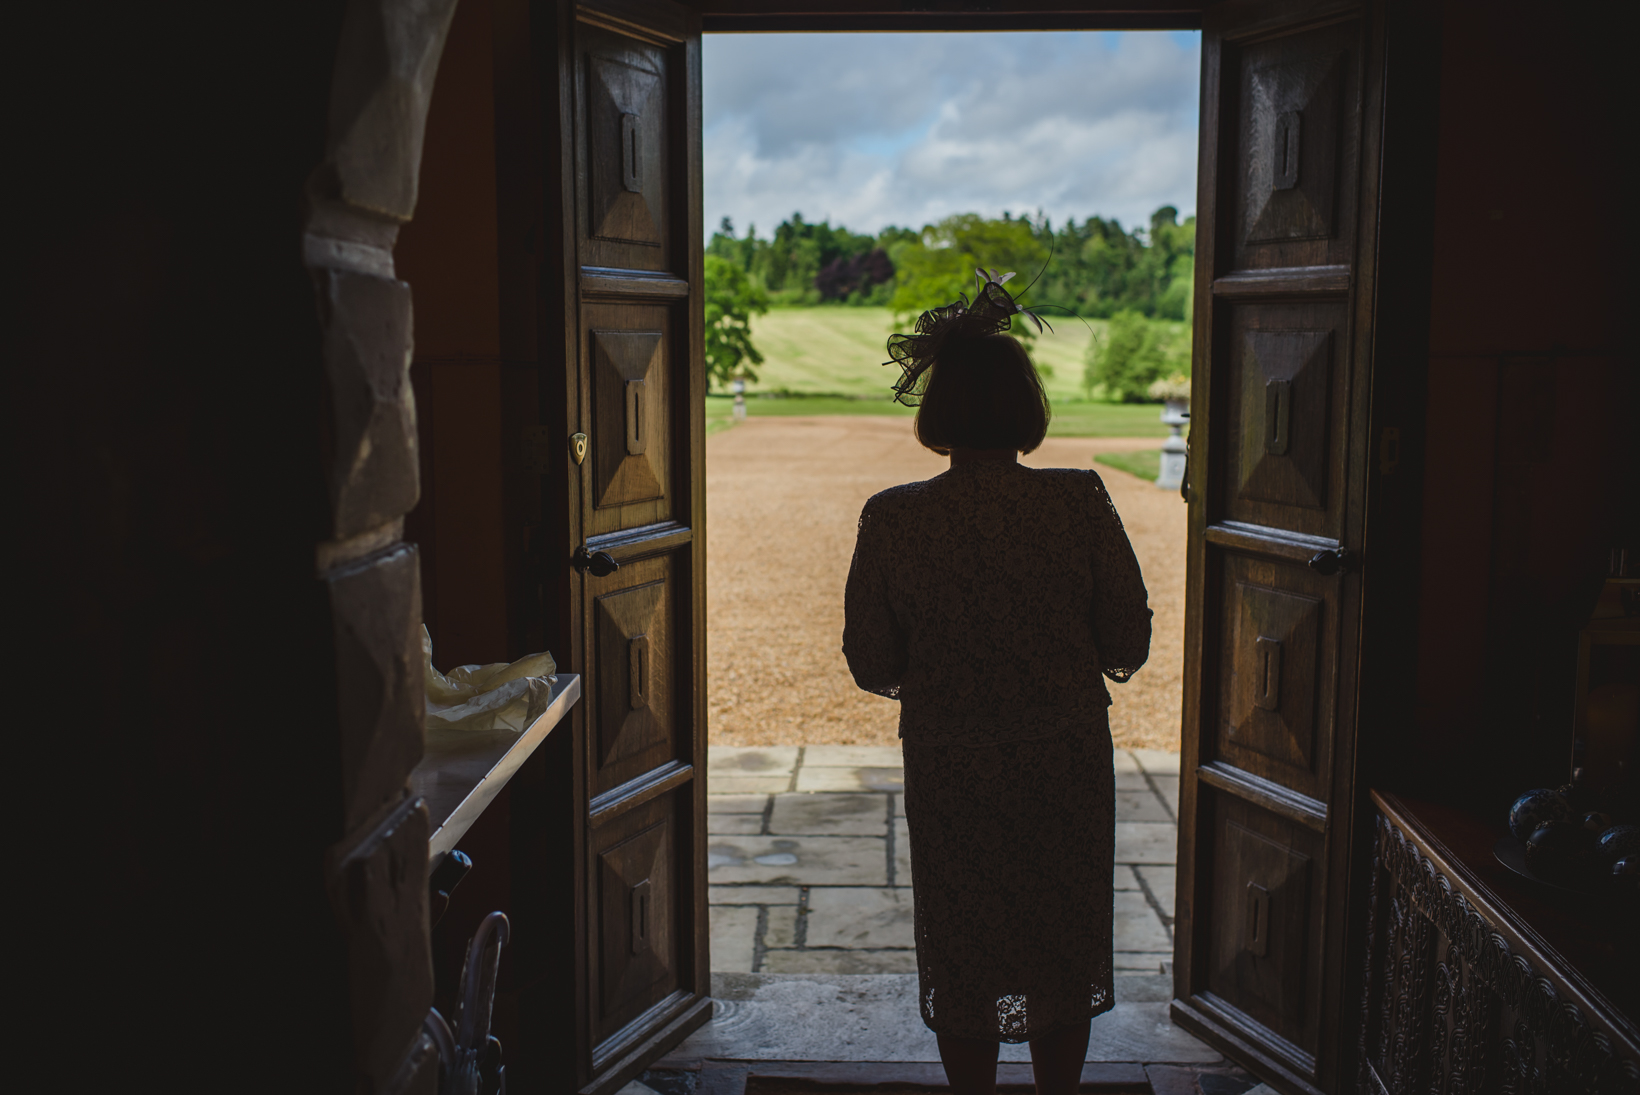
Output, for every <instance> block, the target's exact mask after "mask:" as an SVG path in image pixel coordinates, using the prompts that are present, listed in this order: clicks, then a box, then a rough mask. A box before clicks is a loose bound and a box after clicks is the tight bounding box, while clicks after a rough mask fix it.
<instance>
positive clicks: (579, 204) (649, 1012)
mask: <svg viewBox="0 0 1640 1095" xmlns="http://www.w3.org/2000/svg"><path fill="white" fill-rule="evenodd" d="M559 13H560V19H561V20H562V22H561V24H560V34H561V36H562V38H561V45H560V49H559V64H560V66H561V68H560V89H561V93H562V95H563V99H562V107H561V116H562V123H561V124H562V127H563V128H562V133H563V135H564V138H565V142H564V146H563V148H562V153H563V159H562V164H563V168H564V171H565V184H564V206H565V208H564V221H563V228H564V236H565V238H566V244H567V245H566V251H568V252H569V254H568V255H567V256H566V262H565V265H564V276H563V290H564V312H563V315H564V317H565V324H566V328H567V329H566V331H565V334H564V345H565V348H566V355H567V356H568V357H569V358H571V360H572V364H571V366H570V367H569V368H568V369H566V384H567V391H566V395H565V399H564V413H565V428H564V434H563V438H562V440H561V442H560V443H562V444H564V445H565V450H564V451H567V452H569V453H570V461H569V463H568V464H567V488H566V491H565V502H566V505H567V507H568V510H569V522H568V527H569V531H570V536H569V538H568V540H567V541H566V543H565V544H564V552H565V557H566V558H570V557H571V556H572V555H573V556H574V557H575V558H576V567H575V569H573V570H572V571H571V575H570V579H569V590H568V600H569V606H570V612H571V615H572V616H573V617H574V622H573V628H574V634H573V636H572V647H573V649H574V657H575V664H576V668H577V669H578V671H579V672H581V673H583V674H585V686H584V692H583V695H584V696H585V699H584V700H583V701H582V704H581V711H580V719H581V721H580V723H579V736H578V737H577V750H576V752H577V756H576V760H575V763H576V786H577V794H576V799H577V811H578V815H579V816H578V818H577V825H578V827H579V831H580V834H581V848H580V852H579V855H578V859H579V871H580V883H579V886H580V895H581V912H580V914H579V915H580V919H581V922H582V924H583V925H584V930H583V932H582V933H581V938H580V939H579V941H578V946H579V954H578V956H577V962H578V963H579V965H580V967H581V970H582V973H581V975H580V976H579V977H578V989H579V993H580V996H579V998H578V1001H577V1004H578V1008H577V1010H578V1019H579V1029H578V1032H577V1037H578V1041H579V1045H578V1049H577V1052H578V1054H579V1055H580V1060H579V1062H578V1079H579V1083H578V1086H579V1087H580V1089H581V1090H582V1091H584V1092H588V1093H591V1092H605V1091H613V1090H616V1089H618V1088H619V1087H620V1086H621V1085H623V1084H625V1083H626V1082H628V1081H629V1080H630V1079H632V1078H633V1076H635V1075H636V1074H637V1073H638V1072H639V1071H641V1070H642V1068H643V1067H644V1066H645V1065H646V1064H647V1063H648V1062H649V1061H652V1060H654V1059H655V1058H657V1057H658V1056H660V1055H661V1054H662V1053H664V1052H665V1051H666V1050H667V1049H668V1048H670V1047H671V1046H672V1045H675V1044H676V1043H677V1042H678V1041H681V1040H682V1038H683V1037H684V1036H686V1035H687V1034H688V1033H689V1031H690V1030H692V1029H694V1027H696V1026H698V1025H699V1024H700V1023H702V1022H704V1021H705V1020H706V1019H707V1018H708V1017H709V1016H710V1014H711V1001H710V999H709V998H708V995H707V992H708V976H709V972H708V971H709V961H708V958H707V950H706V946H707V920H706V891H705V875H706V866H705V843H704V839H703V836H704V832H705V825H704V821H705V791H706V788H705V755H706V742H705V736H704V735H705V694H704V687H705V650H704V632H705V627H704V625H705V614H704V610H705V588H704V579H705V560H704V557H703V555H702V552H703V551H704V548H705V536H704V528H703V525H702V518H703V516H704V512H705V504H704V501H705V500H704V498H703V496H702V489H703V476H702V457H703V451H704V450H703V448H702V445H703V440H704V420H703V413H702V411H701V410H700V408H701V407H702V406H703V405H704V395H705V373H704V358H703V350H702V345H703V344H702V334H701V327H700V323H701V315H702V296H701V282H700V278H701V265H702V242H701V231H700V226H701V197H700V124H701V123H700V33H699V20H698V17H697V16H696V15H694V14H693V13H692V12H690V11H688V10H687V9H685V8H683V7H682V6H681V5H677V4H673V3H670V2H669V0H636V2H633V0H620V2H618V3H617V2H609V3H607V4H597V3H594V4H586V3H582V4H577V5H575V6H574V7H573V8H568V7H561V8H560V9H559ZM578 434H579V435H584V439H582V438H577V437H576V436H575V435H578ZM612 565H618V569H611V567H612Z"/></svg>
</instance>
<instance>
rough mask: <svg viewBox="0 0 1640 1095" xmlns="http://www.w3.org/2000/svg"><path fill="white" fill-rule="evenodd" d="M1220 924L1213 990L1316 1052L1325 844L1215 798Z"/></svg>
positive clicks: (1215, 873)
mask: <svg viewBox="0 0 1640 1095" xmlns="http://www.w3.org/2000/svg"><path fill="white" fill-rule="evenodd" d="M1215 798H1216V801H1217V803H1218V820H1219V824H1218V826H1217V828H1216V837H1215V845H1216V846H1215V849H1214V856H1213V889H1214V893H1215V895H1216V897H1215V906H1216V907H1217V908H1219V909H1221V910H1223V911H1224V913H1225V914H1226V915H1223V916H1221V917H1219V918H1218V919H1216V920H1215V922H1214V925H1213V934H1212V941H1211V952H1210V953H1211V964H1210V969H1211V972H1210V975H1209V979H1208V987H1209V988H1210V989H1211V990H1212V992H1213V993H1215V994H1216V995H1217V996H1219V997H1220V998H1221V999H1223V1000H1224V1001H1225V1002H1226V1003H1228V1004H1230V1005H1232V1006H1233V1007H1235V1008H1236V1009H1237V1010H1238V1011H1240V1012H1242V1013H1243V1014H1244V1015H1245V1016H1247V1017H1248V1019H1250V1020H1251V1021H1253V1022H1256V1023H1258V1024H1259V1025H1261V1026H1264V1027H1266V1028H1268V1029H1269V1030H1271V1031H1274V1032H1275V1033H1276V1034H1277V1035H1278V1036H1280V1037H1281V1038H1283V1039H1285V1040H1286V1041H1288V1042H1291V1043H1292V1044H1294V1045H1296V1046H1298V1047H1300V1048H1301V1049H1303V1050H1305V1051H1308V1052H1312V1053H1313V1052H1314V1046H1315V1033H1314V1032H1315V1025H1314V1016H1313V1015H1312V1014H1310V1011H1311V1008H1310V1005H1311V1002H1312V997H1313V995H1314V992H1313V986H1312V985H1311V982H1310V977H1311V967H1312V964H1313V962H1314V961H1315V960H1316V956H1317V955H1318V953H1319V951H1318V944H1319V941H1320V934H1319V928H1320V918H1319V917H1318V916H1316V915H1314V914H1315V913H1316V912H1317V911H1318V909H1319V901H1320V899H1319V895H1318V894H1317V892H1316V890H1317V881H1318V880H1317V877H1316V875H1317V873H1318V869H1317V867H1316V864H1315V856H1316V853H1317V851H1319V843H1320V840H1319V837H1318V835H1317V834H1315V833H1314V832H1313V831H1311V830H1307V829H1303V828H1301V827H1299V826H1296V825H1293V824H1292V823H1290V822H1288V821H1285V820H1284V819H1282V818H1279V817H1276V816H1275V815H1273V814H1269V813H1267V812H1265V811H1263V810H1260V809H1258V808H1257V807H1254V806H1252V805H1250V804H1248V803H1245V802H1241V801H1239V800H1237V799H1234V798H1232V797H1230V796H1228V795H1222V794H1220V795H1216V796H1215Z"/></svg>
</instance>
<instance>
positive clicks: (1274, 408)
mask: <svg viewBox="0 0 1640 1095" xmlns="http://www.w3.org/2000/svg"><path fill="white" fill-rule="evenodd" d="M1292 433H1293V382H1292V381H1291V380H1267V381H1265V382H1264V451H1265V452H1267V453H1269V454H1270V455H1271V456H1286V455H1287V448H1288V446H1289V445H1290V444H1291V443H1292Z"/></svg>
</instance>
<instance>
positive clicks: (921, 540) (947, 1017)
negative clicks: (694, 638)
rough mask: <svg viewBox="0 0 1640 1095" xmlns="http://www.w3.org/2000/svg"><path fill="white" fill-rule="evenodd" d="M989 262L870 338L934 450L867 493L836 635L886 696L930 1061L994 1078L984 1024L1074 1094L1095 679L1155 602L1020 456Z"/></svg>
mask: <svg viewBox="0 0 1640 1095" xmlns="http://www.w3.org/2000/svg"><path fill="white" fill-rule="evenodd" d="M1006 280H1007V277H1003V278H1001V279H996V278H995V276H994V275H984V274H983V273H982V276H981V281H980V290H979V293H978V294H977V296H976V299H975V301H974V303H973V304H972V305H969V304H967V302H966V300H961V301H959V302H958V303H957V304H954V305H951V306H950V307H948V308H942V309H936V310H934V311H930V312H926V313H924V314H923V316H922V318H921V319H919V320H918V323H917V328H916V333H915V334H913V335H895V336H893V337H892V338H891V339H890V340H889V351H890V353H891V354H892V355H893V357H894V359H895V361H896V362H897V363H898V364H899V365H900V366H901V367H902V369H904V371H905V374H904V376H903V377H902V378H901V380H900V381H899V382H898V383H897V384H896V385H895V389H896V392H897V393H898V395H897V398H900V399H901V400H902V401H904V402H907V403H911V404H912V405H917V406H918V410H917V419H916V433H917V439H918V440H919V441H921V442H922V443H923V445H925V446H927V447H928V448H930V449H932V450H934V451H935V452H937V453H941V454H946V453H949V454H950V457H951V468H950V470H949V471H947V472H945V473H944V474H942V475H939V476H936V477H935V478H933V479H930V480H928V481H926V482H922V483H907V484H905V485H904V486H899V487H894V488H892V489H890V490H885V491H883V492H882V493H881V494H878V495H876V496H875V497H873V498H872V499H871V500H870V501H869V502H867V503H866V506H865V509H864V511H863V512H862V513H861V514H860V531H859V539H858V541H857V543H856V545H855V549H854V562H853V566H852V567H851V568H850V570H849V577H848V590H847V595H846V605H845V607H846V623H845V626H844V630H843V652H844V655H845V656H846V657H847V658H848V664H849V670H850V671H851V672H852V673H853V675H854V680H855V682H856V683H857V684H858V685H859V686H860V687H861V688H864V689H866V690H867V691H870V692H875V693H878V694H879V695H883V696H888V697H890V698H893V699H898V700H899V701H900V705H901V706H900V737H901V738H902V739H903V743H902V744H903V750H904V754H905V813H906V821H907V822H908V824H909V827H910V832H911V849H912V857H913V858H912V891H913V896H914V898H915V902H916V940H917V973H918V978H919V989H920V993H919V995H920V998H921V1004H922V1017H923V1021H924V1022H925V1023H927V1024H928V1026H929V1028H930V1029H931V1030H933V1031H934V1033H935V1034H936V1035H937V1036H938V1038H939V1047H940V1057H941V1059H942V1060H943V1061H944V1063H945V1071H946V1075H947V1076H948V1077H949V1079H950V1082H951V1085H952V1087H953V1088H954V1089H955V1090H956V1091H958V1092H991V1091H994V1090H995V1086H996V1061H997V1055H998V1043H1001V1042H1024V1041H1028V1042H1030V1044H1031V1061H1032V1065H1033V1069H1034V1071H1035V1075H1036V1082H1037V1090H1038V1091H1039V1092H1042V1093H1043V1095H1048V1093H1057V1092H1073V1091H1075V1090H1076V1088H1077V1084H1078V1079H1079V1077H1080V1074H1081V1069H1082V1060H1083V1058H1084V1056H1085V1055H1086V1052H1087V1045H1088V1034H1089V1021H1090V1020H1091V1019H1092V1018H1093V1017H1094V1016H1096V1015H1099V1014H1101V1013H1103V1012H1105V1011H1108V1010H1109V1009H1110V1008H1111V1007H1112V1006H1113V1005H1114V1003H1115V1001H1114V998H1113V994H1112V983H1111V903H1112V899H1111V868H1112V859H1113V855H1114V849H1113V844H1114V840H1115V835H1114V829H1115V792H1114V786H1113V784H1114V774H1113V771H1112V757H1111V740H1110V724H1109V721H1108V719H1107V717H1106V715H1107V712H1106V708H1107V707H1108V706H1109V704H1110V694H1109V692H1107V691H1106V689H1105V683H1104V679H1103V678H1104V677H1109V678H1111V679H1112V680H1115V681H1118V682H1120V681H1126V680H1127V679H1128V678H1129V677H1130V676H1132V675H1133V673H1134V671H1135V670H1137V669H1138V668H1139V667H1140V666H1141V665H1143V664H1144V661H1145V658H1146V656H1147V655H1148V653H1149V649H1150V610H1149V608H1147V607H1146V604H1145V601H1146V594H1145V587H1144V582H1143V580H1142V578H1141V577H1140V574H1139V564H1138V562H1137V560H1135V559H1134V556H1133V549H1132V547H1131V546H1130V545H1129V544H1128V539H1127V534H1126V533H1125V532H1124V531H1123V529H1122V522H1121V519H1120V518H1119V517H1118V516H1117V514H1116V510H1115V508H1114V507H1113V506H1112V505H1111V500H1110V496H1109V495H1108V494H1107V493H1106V492H1105V487H1104V484H1103V483H1102V482H1100V479H1099V476H1098V475H1096V474H1094V473H1093V472H1092V471H1082V470H1076V469H1069V468H1047V469H1033V468H1027V467H1024V466H1023V465H1021V464H1020V463H1019V462H1018V457H1019V455H1020V454H1021V453H1029V452H1031V451H1032V450H1034V449H1035V448H1036V447H1037V446H1038V445H1039V444H1041V442H1042V438H1043V437H1044V435H1045V434H1046V433H1047V427H1048V415H1049V410H1048V402H1047V397H1046V395H1045V393H1044V392H1043V390H1042V382H1041V381H1040V380H1039V379H1038V378H1037V375H1036V370H1035V368H1034V367H1033V366H1032V364H1031V360H1030V358H1029V356H1027V354H1026V352H1025V349H1024V347H1022V346H1021V345H1020V344H1019V342H1018V341H1017V340H1015V339H1014V338H1013V336H1011V335H1009V334H1006V333H1004V332H1005V331H1006V330H1007V328H1008V325H1009V323H1010V321H1011V318H1012V316H1013V315H1015V314H1019V313H1020V312H1021V309H1019V308H1018V306H1017V305H1016V304H1015V303H1014V301H1013V299H1012V298H1011V297H1009V295H1008V293H1007V292H1006V291H1005V290H1003V288H1002V282H1004V281H1006ZM1026 314H1028V313H1026ZM1031 318H1033V319H1034V318H1035V317H1031ZM919 400H920V405H918V401H919Z"/></svg>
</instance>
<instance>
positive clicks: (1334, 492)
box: [1219, 301, 1349, 538]
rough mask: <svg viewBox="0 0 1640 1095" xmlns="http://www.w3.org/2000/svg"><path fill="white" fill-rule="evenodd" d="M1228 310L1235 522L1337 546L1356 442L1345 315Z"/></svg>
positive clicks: (1228, 503) (1334, 308)
mask: <svg viewBox="0 0 1640 1095" xmlns="http://www.w3.org/2000/svg"><path fill="white" fill-rule="evenodd" d="M1226 311H1227V313H1228V314H1227V315H1226V316H1225V317H1224V318H1225V319H1226V320H1227V321H1228V322H1226V323H1225V324H1224V326H1225V327H1226V328H1227V330H1226V331H1225V334H1224V336H1223V337H1224V338H1225V341H1226V345H1225V347H1224V349H1225V354H1224V358H1225V360H1226V361H1227V362H1228V363H1229V366H1230V368H1229V369H1228V370H1227V371H1228V373H1229V377H1228V380H1229V383H1227V384H1226V385H1225V407H1224V410H1225V417H1226V420H1227V421H1226V423H1225V425H1226V426H1227V427H1228V429H1227V430H1226V431H1225V435H1226V436H1225V450H1224V451H1225V469H1224V478H1223V480H1222V484H1223V485H1222V487H1221V493H1220V494H1219V497H1220V498H1221V499H1222V500H1223V505H1224V507H1225V511H1226V512H1225V516H1226V517H1227V518H1229V519H1231V520H1237V521H1244V522H1247V523H1250V524H1258V525H1267V526H1269V527H1272V528H1284V529H1289V530H1291V531H1293V532H1301V533H1305V534H1308V535H1311V536H1326V537H1329V538H1336V537H1337V536H1338V535H1339V534H1340V533H1341V531H1342V515H1343V505H1342V501H1343V492H1344V481H1343V476H1342V472H1343V469H1344V468H1345V466H1346V465H1347V463H1348V459H1347V457H1348V454H1347V453H1346V452H1345V451H1344V449H1343V446H1344V445H1345V444H1346V443H1347V442H1348V440H1349V431H1348V430H1347V429H1346V428H1345V425H1344V415H1345V406H1346V401H1347V399H1348V396H1349V391H1348V388H1349V378H1348V369H1347V360H1346V351H1347V346H1348V342H1347V339H1346V337H1345V332H1346V330H1347V319H1346V313H1345V310H1344V307H1343V306H1342V305H1341V304H1338V303H1332V302H1327V301H1320V302H1316V303H1302V304H1300V303H1292V304H1287V303H1282V304H1277V303H1273V302H1272V303H1245V304H1242V303H1238V304H1235V305H1233V306H1231V307H1229V308H1228V309H1227V310H1226Z"/></svg>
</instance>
